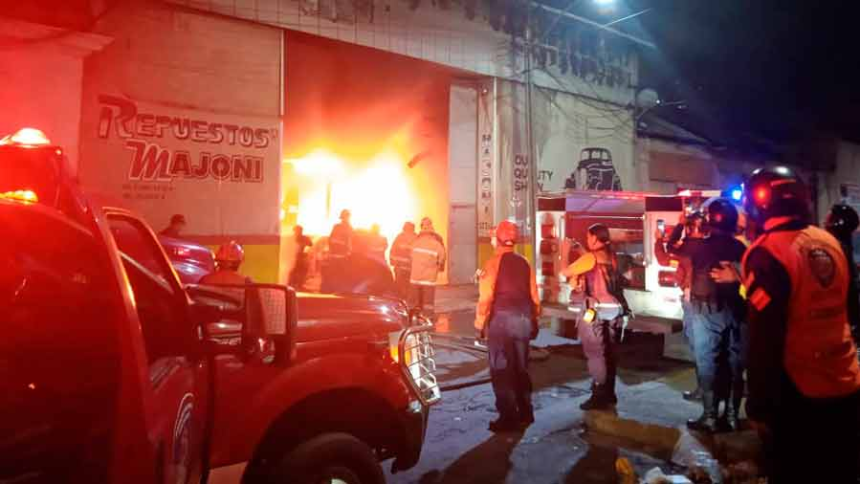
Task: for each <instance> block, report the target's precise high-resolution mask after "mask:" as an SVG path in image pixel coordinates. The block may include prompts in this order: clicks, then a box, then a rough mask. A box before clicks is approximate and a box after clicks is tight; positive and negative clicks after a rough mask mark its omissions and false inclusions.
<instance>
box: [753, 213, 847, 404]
mask: <svg viewBox="0 0 860 484" xmlns="http://www.w3.org/2000/svg"><path fill="white" fill-rule="evenodd" d="M756 249H764V250H766V251H767V252H768V253H769V254H770V255H771V256H772V257H773V258H774V259H776V261H778V262H779V264H780V265H782V266H783V268H784V269H785V271H786V272H787V273H788V276H789V279H790V282H791V295H790V298H789V299H788V301H787V302H786V303H785V304H786V305H787V319H788V321H786V326H785V327H786V335H785V350H784V353H783V365H784V368H785V371H786V372H787V374H788V376H789V377H790V378H791V380H792V381H793V382H794V384H795V385H796V386H797V389H798V390H800V392H801V393H803V394H804V395H806V396H807V397H811V398H831V397H840V396H845V395H849V394H851V393H853V392H855V391H857V390H860V365H858V361H857V348H856V347H855V345H854V341H853V339H852V337H851V332H850V329H849V325H848V315H847V310H846V305H845V301H846V297H847V292H848V266H847V263H846V260H845V257H844V256H843V254H842V249H841V247H840V246H839V243H838V242H837V241H836V239H834V238H833V236H831V235H830V234H829V233H827V232H826V231H824V230H822V229H819V228H818V227H814V226H807V227H805V228H803V229H800V230H774V231H770V232H767V233H765V234H764V235H762V236H761V237H760V238H759V239H758V240H757V241H756V242H755V243H754V244H753V245H752V246H751V247H750V248H749V250H748V251H747V252H746V254H745V255H744V260H743V267H744V285H745V286H747V287H750V288H751V292H750V293H749V294H747V298H748V300H749V303H750V304H751V305H752V306H753V307H754V308H755V309H757V310H758V311H762V310H764V309H765V308H766V307H767V306H768V304H770V303H771V295H769V294H767V292H766V290H765V289H764V288H763V287H759V285H757V284H756V283H755V278H756V274H755V271H752V270H749V269H748V266H747V261H748V258H749V256H750V254H751V253H752V252H753V251H754V250H756ZM763 276H764V275H762V277H763ZM753 323H754V324H755V322H753ZM773 323H774V324H776V322H773ZM769 324H770V323H769Z"/></svg>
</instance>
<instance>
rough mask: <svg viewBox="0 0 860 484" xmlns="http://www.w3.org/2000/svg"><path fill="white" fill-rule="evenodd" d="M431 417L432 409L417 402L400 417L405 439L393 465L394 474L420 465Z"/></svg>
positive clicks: (392, 471)
mask: <svg viewBox="0 0 860 484" xmlns="http://www.w3.org/2000/svg"><path fill="white" fill-rule="evenodd" d="M429 415H430V408H429V407H427V406H424V405H422V404H421V403H419V402H418V401H417V400H415V401H413V402H411V403H410V404H409V406H408V407H407V408H406V409H405V410H403V411H402V412H401V413H400V415H399V416H398V417H399V419H400V427H401V428H402V429H403V438H402V445H401V447H400V449H398V451H397V453H396V455H395V458H394V462H393V463H392V464H391V473H392V474H394V473H396V472H399V471H404V470H406V469H409V468H411V467H413V466H414V465H415V464H417V463H418V459H420V458H421V447H422V446H423V445H424V436H425V434H426V432H427V419H428V417H429Z"/></svg>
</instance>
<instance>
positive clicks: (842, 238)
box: [825, 203, 860, 342]
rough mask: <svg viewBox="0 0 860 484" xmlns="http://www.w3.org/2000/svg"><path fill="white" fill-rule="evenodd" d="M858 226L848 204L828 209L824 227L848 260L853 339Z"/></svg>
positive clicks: (858, 309)
mask: <svg viewBox="0 0 860 484" xmlns="http://www.w3.org/2000/svg"><path fill="white" fill-rule="evenodd" d="M858 226H860V219H858V216H857V212H856V211H855V210H854V209H853V208H851V207H850V206H849V205H846V204H844V203H837V204H836V205H834V206H833V208H831V209H830V214H829V215H828V216H827V222H826V223H825V227H826V228H827V231H828V232H830V234H831V235H833V236H834V237H836V240H838V241H839V245H841V246H842V252H843V253H844V254H845V258H846V259H847V261H848V274H849V279H848V321H849V322H850V323H851V328H852V329H853V332H854V341H855V342H857V341H860V300H858V297H860V295H858V293H857V287H858V281H857V263H856V261H855V260H854V240H853V239H854V231H856V230H857V227H858Z"/></svg>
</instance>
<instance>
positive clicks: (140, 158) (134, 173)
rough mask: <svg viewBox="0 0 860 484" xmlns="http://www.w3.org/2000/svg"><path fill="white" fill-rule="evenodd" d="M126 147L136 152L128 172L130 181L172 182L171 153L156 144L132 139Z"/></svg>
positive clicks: (126, 143)
mask: <svg viewBox="0 0 860 484" xmlns="http://www.w3.org/2000/svg"><path fill="white" fill-rule="evenodd" d="M125 147H126V148H127V149H130V150H132V151H134V155H133V156H132V159H131V166H130V167H129V171H128V178H129V179H130V180H153V181H170V175H169V174H168V170H169V169H170V152H169V151H167V150H166V149H164V148H162V147H160V146H158V145H157V144H155V143H147V142H146V141H140V140H135V139H130V140H128V141H126V142H125Z"/></svg>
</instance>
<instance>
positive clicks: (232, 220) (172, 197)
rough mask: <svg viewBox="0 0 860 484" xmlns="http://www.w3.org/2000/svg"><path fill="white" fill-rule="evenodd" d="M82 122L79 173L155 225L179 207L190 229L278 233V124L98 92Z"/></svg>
mask: <svg viewBox="0 0 860 484" xmlns="http://www.w3.org/2000/svg"><path fill="white" fill-rule="evenodd" d="M97 101H98V107H99V109H98V111H97V113H98V114H97V119H95V120H90V121H94V122H91V123H87V125H86V126H84V130H85V132H84V133H83V136H84V138H86V139H88V140H89V142H88V143H86V145H87V146H88V150H87V153H88V157H87V159H85V160H83V161H82V163H81V179H82V181H83V183H84V184H85V185H87V186H89V187H93V188H95V189H97V190H98V191H100V192H102V193H106V194H107V195H109V196H110V197H111V198H114V199H120V200H121V201H122V204H123V205H124V206H127V207H129V208H131V209H133V210H135V211H137V212H139V213H142V214H143V215H144V216H145V217H146V218H147V219H148V220H149V222H150V223H151V224H153V225H154V226H155V227H160V226H161V225H166V224H167V221H168V220H169V219H170V216H171V215H172V214H174V213H181V214H183V215H185V216H186V218H187V220H188V227H187V231H188V232H189V234H193V235H204V236H208V235H232V234H239V235H243V236H249V235H250V236H261V235H277V234H278V230H279V227H278V217H279V208H280V207H279V198H278V187H279V181H280V180H279V165H280V160H279V153H280V149H279V146H278V145H279V129H278V126H279V123H278V120H277V119H275V118H272V119H266V118H257V117H248V116H237V115H227V114H217V113H210V112H201V111H197V110H192V109H182V108H174V107H165V106H159V105H152V104H147V103H142V102H139V101H135V100H132V99H128V98H124V97H120V96H116V95H111V94H100V95H98V98H97Z"/></svg>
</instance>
